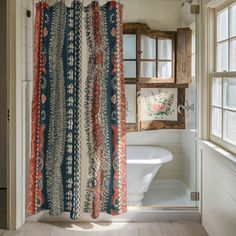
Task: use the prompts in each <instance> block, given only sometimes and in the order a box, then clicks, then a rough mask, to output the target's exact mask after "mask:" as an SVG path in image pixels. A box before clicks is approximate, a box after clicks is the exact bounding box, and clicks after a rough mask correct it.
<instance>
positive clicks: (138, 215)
mask: <svg viewBox="0 0 236 236" xmlns="http://www.w3.org/2000/svg"><path fill="white" fill-rule="evenodd" d="M163 221H198V222H200V213H199V211H198V209H197V208H182V209H170V208H169V209H167V208H166V209H161V208H140V209H138V210H132V209H128V212H127V213H125V214H123V215H120V216H110V215H108V214H105V213H102V214H101V215H100V217H99V219H96V220H95V219H92V218H91V216H90V214H88V213H86V214H83V215H82V216H81V217H80V219H79V220H77V221H73V220H71V219H70V217H69V213H64V214H62V215H61V216H58V217H52V216H49V214H48V211H44V212H41V213H40V214H38V215H35V216H31V217H29V218H27V222H44V223H55V222H57V223H62V222H63V223H75V222H79V223H81V222H163Z"/></svg>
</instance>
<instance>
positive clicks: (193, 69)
mask: <svg viewBox="0 0 236 236" xmlns="http://www.w3.org/2000/svg"><path fill="white" fill-rule="evenodd" d="M195 58H196V55H195V54H192V61H191V62H192V66H191V71H192V77H194V76H195V75H196V71H195V67H196V64H195V63H196V61H195Z"/></svg>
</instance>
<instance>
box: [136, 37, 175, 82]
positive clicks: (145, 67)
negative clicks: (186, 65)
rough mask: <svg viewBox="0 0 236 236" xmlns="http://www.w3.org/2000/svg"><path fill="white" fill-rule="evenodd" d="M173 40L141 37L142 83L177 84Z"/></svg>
mask: <svg viewBox="0 0 236 236" xmlns="http://www.w3.org/2000/svg"><path fill="white" fill-rule="evenodd" d="M173 40H174V39H173V38H168V37H166V38H161V37H157V36H156V35H154V36H149V35H145V34H143V35H141V51H140V53H141V59H140V61H141V75H140V77H141V81H147V80H150V79H151V80H153V81H156V82H160V83H163V82H164V83H165V82H169V83H174V82H175V80H174V46H173V44H174V41H173Z"/></svg>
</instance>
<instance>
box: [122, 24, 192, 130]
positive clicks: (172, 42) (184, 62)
mask: <svg viewBox="0 0 236 236" xmlns="http://www.w3.org/2000/svg"><path fill="white" fill-rule="evenodd" d="M123 29H124V33H123V47H124V76H125V95H126V123H127V126H126V128H127V131H140V130H150V129H162V128H166V129H171V128H173V129H174V128H175V129H176V128H178V129H183V128H184V127H185V114H184V112H181V113H178V106H180V105H184V101H185V88H187V87H188V85H189V83H190V82H191V73H190V72H191V70H189V68H191V34H190V33H191V30H190V29H189V28H183V29H180V30H179V29H178V30H177V31H172V32H169V31H168V32H165V31H158V30H151V29H150V28H149V27H148V26H147V25H145V24H141V23H126V24H124V25H123ZM176 42H179V43H178V46H177V44H176ZM178 55H179V58H180V59H179V61H180V63H179V64H178V63H177V58H178ZM177 71H179V72H180V71H182V72H183V73H184V72H185V74H184V75H183V76H182V77H181V78H179V77H178V76H177ZM183 73H182V74H183ZM185 75H186V76H185Z"/></svg>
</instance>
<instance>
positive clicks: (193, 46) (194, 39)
mask: <svg viewBox="0 0 236 236" xmlns="http://www.w3.org/2000/svg"><path fill="white" fill-rule="evenodd" d="M195 44H196V33H195V32H193V33H192V54H193V53H195V50H196V47H195Z"/></svg>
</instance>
